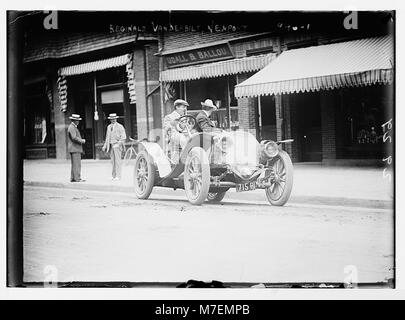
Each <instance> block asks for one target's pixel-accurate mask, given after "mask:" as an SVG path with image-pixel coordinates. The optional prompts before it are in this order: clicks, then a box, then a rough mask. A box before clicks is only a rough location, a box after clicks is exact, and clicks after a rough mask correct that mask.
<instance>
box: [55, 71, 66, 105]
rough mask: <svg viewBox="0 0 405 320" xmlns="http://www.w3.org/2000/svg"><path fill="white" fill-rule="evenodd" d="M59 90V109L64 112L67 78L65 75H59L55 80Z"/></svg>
mask: <svg viewBox="0 0 405 320" xmlns="http://www.w3.org/2000/svg"><path fill="white" fill-rule="evenodd" d="M57 86H58V91H59V102H60V110H61V111H62V112H66V109H67V80H66V77H65V76H59V77H58V81H57Z"/></svg>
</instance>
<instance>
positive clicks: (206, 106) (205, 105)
mask: <svg viewBox="0 0 405 320" xmlns="http://www.w3.org/2000/svg"><path fill="white" fill-rule="evenodd" d="M201 106H202V111H201V112H200V113H199V114H198V115H197V117H196V120H197V123H198V125H199V127H200V129H201V131H213V130H215V129H214V128H215V123H214V122H213V121H212V120H211V119H210V117H211V114H212V112H213V111H216V110H218V107H217V106H216V105H215V104H214V103H213V102H212V100H211V99H207V100H205V101H204V102H201Z"/></svg>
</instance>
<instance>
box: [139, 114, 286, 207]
mask: <svg viewBox="0 0 405 320" xmlns="http://www.w3.org/2000/svg"><path fill="white" fill-rule="evenodd" d="M177 126H178V129H179V131H180V132H181V133H183V134H185V135H186V136H187V138H188V141H187V144H186V146H185V147H184V148H183V150H181V153H180V156H179V157H178V158H179V159H178V161H176V162H175V163H173V161H172V160H171V157H170V152H169V153H168V152H167V151H164V149H166V150H168V149H170V148H165V147H163V148H162V147H161V146H160V145H159V144H158V143H156V142H151V141H146V140H145V141H141V142H139V145H138V150H139V152H138V155H137V157H136V159H135V168H134V187H135V193H136V196H137V197H138V198H140V199H147V198H148V197H149V195H150V194H151V192H152V189H153V187H154V186H161V187H169V188H173V189H177V188H180V189H184V190H185V193H186V196H187V198H188V200H189V202H190V203H192V204H195V205H200V204H202V203H203V202H204V201H206V200H207V201H209V202H220V201H221V200H222V199H223V198H224V196H225V193H226V192H227V191H228V190H229V189H230V188H236V191H238V192H243V191H249V190H254V189H264V190H265V194H266V196H267V199H268V201H269V202H270V203H271V204H272V205H276V206H282V205H284V204H285V203H286V202H287V201H288V199H289V197H290V194H291V190H292V186H293V165H292V162H291V159H290V157H289V155H288V153H287V152H285V151H284V150H282V148H281V145H282V144H283V143H290V142H292V141H293V140H291V139H289V140H284V141H278V142H275V141H271V140H264V141H261V142H260V143H259V142H258V141H257V140H256V138H255V137H254V136H253V135H252V134H250V133H248V132H245V131H231V132H229V131H224V130H220V129H216V130H213V131H208V132H206V131H204V132H200V131H199V130H198V123H197V122H196V119H195V118H194V117H193V116H191V115H185V116H183V117H181V118H180V119H179V122H178V125H177Z"/></svg>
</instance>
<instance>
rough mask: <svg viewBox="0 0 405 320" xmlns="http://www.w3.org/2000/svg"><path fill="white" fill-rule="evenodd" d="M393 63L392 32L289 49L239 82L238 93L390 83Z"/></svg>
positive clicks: (250, 95)
mask: <svg viewBox="0 0 405 320" xmlns="http://www.w3.org/2000/svg"><path fill="white" fill-rule="evenodd" d="M393 64H394V51H393V39H392V37H390V36H384V37H376V38H367V39H361V40H353V41H348V42H341V43H334V44H327V45H319V46H314V47H308V48H300V49H293V50H287V51H284V52H283V53H281V54H280V55H279V56H278V57H277V59H275V60H274V61H273V62H271V63H270V64H269V65H268V66H266V67H265V68H263V69H262V70H260V71H259V72H257V73H256V74H255V75H253V76H252V77H250V78H249V79H247V80H246V81H244V82H242V83H240V84H238V85H236V86H235V97H237V98H242V97H254V96H262V95H273V94H286V93H294V92H308V91H319V90H329V89H335V88H342V87H357V86H366V85H372V84H388V83H391V82H392V78H393V72H392V70H393Z"/></svg>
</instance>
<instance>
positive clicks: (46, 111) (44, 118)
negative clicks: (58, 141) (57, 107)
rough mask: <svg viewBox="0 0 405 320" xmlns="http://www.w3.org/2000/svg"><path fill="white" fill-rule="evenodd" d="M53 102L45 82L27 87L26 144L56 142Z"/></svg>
mask: <svg viewBox="0 0 405 320" xmlns="http://www.w3.org/2000/svg"><path fill="white" fill-rule="evenodd" d="M53 121H54V119H53V116H52V113H51V103H50V101H49V97H48V95H47V93H46V86H45V82H39V83H36V84H31V85H28V86H26V87H25V120H24V138H25V144H26V145H36V144H54V143H55V132H54V127H55V126H54V124H53Z"/></svg>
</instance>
